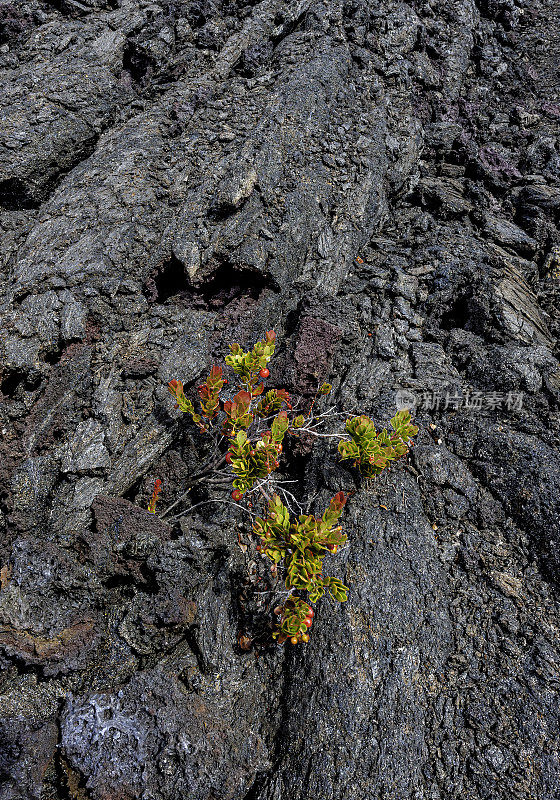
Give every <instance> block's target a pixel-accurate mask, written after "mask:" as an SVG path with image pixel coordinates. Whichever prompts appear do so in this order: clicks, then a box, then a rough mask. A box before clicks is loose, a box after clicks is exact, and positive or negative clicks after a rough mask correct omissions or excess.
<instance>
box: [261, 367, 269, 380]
mask: <svg viewBox="0 0 560 800" xmlns="http://www.w3.org/2000/svg"><path fill="white" fill-rule="evenodd" d="M259 375H260V376H261V378H268V376H269V375H270V370H269V369H267V368H266V367H264V368H263V369H261V370H260V371H259Z"/></svg>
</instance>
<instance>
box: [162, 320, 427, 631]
mask: <svg viewBox="0 0 560 800" xmlns="http://www.w3.org/2000/svg"><path fill="white" fill-rule="evenodd" d="M275 346H276V334H275V333H274V331H267V332H266V334H265V336H264V339H263V340H262V341H260V342H257V343H256V344H255V345H254V347H253V349H252V350H250V351H249V352H244V351H243V349H242V348H241V347H240V345H238V344H232V345H230V354H229V355H228V356H226V359H225V362H226V365H227V366H228V367H230V369H231V370H232V371H233V373H234V374H235V376H236V377H237V382H238V386H237V387H236V388H237V391H236V393H235V394H234V395H233V397H232V399H227V400H222V399H221V397H220V394H221V392H222V391H223V387H224V386H225V385H227V383H228V381H227V380H225V379H224V378H223V369H222V367H219V366H213V367H212V369H211V370H210V374H209V376H208V378H207V379H206V381H205V382H204V383H203V384H201V385H200V386H199V387H198V390H197V391H198V396H199V405H200V412H199V411H197V410H195V406H194V403H193V402H192V401H191V400H189V399H188V398H187V397H186V396H185V393H184V388H183V384H182V383H181V381H179V380H172V381H170V382H169V384H168V388H169V391H170V393H171V394H172V395H173V397H174V399H175V401H176V402H175V408H178V409H180V410H181V411H182V412H184V413H186V414H188V415H189V416H190V417H191V419H192V421H193V423H194V424H195V425H196V426H197V427H198V428H199V429H200V431H202V432H203V433H208V434H210V435H211V436H213V437H214V453H218V456H215V457H214V458H213V459H211V460H210V461H209V462H208V463H207V464H205V465H203V467H202V469H201V471H200V473H198V475H196V476H194V478H193V480H192V482H191V485H190V487H189V488H188V489H187V492H188V491H189V490H190V488H192V486H194V485H196V484H197V483H207V484H208V485H210V486H225V485H229V486H230V488H231V486H232V485H233V491H232V493H231V496H232V498H233V500H234V501H235V502H236V503H238V502H239V501H241V500H242V499H243V497H244V496H245V495H248V494H250V495H251V500H252V501H253V502H252V503H251V507H252V506H253V504H257V505H258V504H261V505H263V507H266V509H267V513H263V514H262V516H257V517H256V519H255V522H254V525H253V532H254V533H255V534H256V535H257V536H258V537H259V538H260V544H259V545H258V548H257V549H258V550H259V551H260V552H262V553H263V554H264V555H266V556H267V557H268V558H269V559H270V560H271V561H272V562H273V564H274V567H273V570H274V571H277V569H281V570H282V572H283V574H284V580H285V586H286V590H287V592H288V597H287V599H286V600H285V602H284V603H283V604H282V605H280V606H278V607H277V608H276V609H275V614H276V616H277V624H276V629H275V631H274V633H273V636H274V638H275V639H277V640H278V642H279V643H283V642H285V641H287V640H288V639H289V640H290V641H291V642H292V643H294V644H297V643H299V642H307V641H309V633H308V630H309V628H310V627H311V625H312V622H313V616H314V611H313V609H312V607H311V606H310V603H316V602H317V601H318V600H319V599H320V598H321V597H322V596H323V595H324V594H325V592H326V591H327V590H328V592H329V594H330V596H331V597H332V598H333V599H334V600H336V601H338V602H341V603H342V602H344V601H345V600H346V599H347V592H348V587H347V586H345V585H344V584H343V583H342V581H340V580H339V579H338V578H333V577H329V576H326V575H325V574H324V573H323V559H324V557H325V555H327V553H329V552H330V553H336V552H337V549H338V548H339V547H341V546H343V545H344V544H346V541H347V536H346V534H343V533H342V528H341V526H340V525H338V524H337V523H338V520H339V518H340V516H341V514H342V511H343V508H344V505H345V503H346V501H347V497H346V496H345V495H344V494H343V493H342V492H339V493H338V494H336V495H335V496H334V497H333V498H332V500H331V501H330V504H329V506H328V508H327V509H326V511H325V512H324V513H323V515H322V516H320V517H316V516H313V515H311V514H301V513H300V514H299V515H297V514H295V518H294V519H293V518H292V517H293V516H294V514H293V509H291V508H290V497H291V498H292V499H294V500H295V498H293V495H291V494H290V493H289V492H288V491H287V490H285V489H284V488H283V486H282V485H281V482H275V481H274V479H273V478H272V474H273V473H274V471H275V470H276V469H278V467H279V459H280V455H281V453H282V451H283V442H284V439H285V437H286V436H287V435H293V436H298V435H299V436H300V435H301V434H308V435H310V436H328V437H333V438H339V439H340V442H339V444H338V451H339V453H340V456H341V460H342V461H350V462H352V465H353V466H354V467H356V468H357V469H358V470H359V471H360V473H361V474H362V475H363V476H364V477H365V478H373V477H374V476H376V475H379V474H380V473H381V472H382V471H383V470H384V469H386V467H387V466H389V464H390V463H391V462H392V461H395V460H396V459H398V458H401V457H402V456H403V455H405V454H406V453H407V452H408V449H409V447H410V446H411V443H412V437H413V436H415V435H416V433H417V432H418V428H417V427H416V426H415V425H412V423H411V418H410V413H409V412H408V411H407V410H403V411H399V412H398V413H397V414H396V415H395V416H394V417H393V419H392V420H391V427H392V429H393V430H392V433H389V432H388V431H387V430H382V431H381V432H377V431H376V428H375V424H374V422H373V420H371V419H370V418H369V417H367V416H366V415H365V414H360V415H357V416H350V417H349V418H347V419H346V423H345V433H339V434H335V433H332V434H325V433H321V432H320V431H319V430H318V429H319V428H320V427H321V425H322V424H324V423H325V422H327V421H329V420H332V419H333V418H334V417H335V416H340V415H339V414H337V413H336V412H333V410H332V409H330V410H329V411H327V412H323V413H320V414H314V413H313V409H314V407H315V403H316V401H317V399H318V398H319V397H321V396H325V395H328V394H329V393H330V391H331V388H332V387H331V385H330V384H328V383H324V384H322V386H320V388H319V389H318V390H317V393H316V395H315V398H314V399H313V402H312V404H311V408H310V410H309V411H308V412H307V414H304V413H301V412H300V411H299V410H298V409H294V408H293V407H292V401H291V398H290V395H289V394H288V392H287V391H286V390H285V389H276V388H272V389H268V390H267V391H266V392H265V384H264V382H265V381H266V380H267V379H268V378H269V376H270V371H269V369H268V363H269V361H270V359H271V358H272V356H273V355H274V350H275ZM265 423H269V427H266V425H265ZM224 437H225V438H226V439H227V452H225V453H223V451H221V450H220V445H221V442H222V440H223V439H224ZM224 464H225V465H226V466H227V469H228V471H227V472H226V473H224V471H223V469H222V468H223V466H224ZM229 470H231V471H229ZM271 487H272V488H274V489H275V491H274V493H273V494H272V496H270V495H269V494H268V491H267V490H270V488H271ZM160 490H161V482H158V481H156V486H155V487H154V493H153V495H152V499H151V500H150V505H149V507H148V510H149V511H151V512H152V513H153V512H155V503H156V500H157V495H158V492H159V491H160ZM279 492H280V493H281V494H282V495H283V498H284V502H283V501H282V499H281V498H280V494H279ZM181 499H183V498H179V500H181ZM177 502H179V501H176V503H175V504H174V505H176V504H177ZM296 502H297V501H296ZM298 505H299V504H298ZM300 510H301V508H300ZM291 512H292V514H291ZM165 513H167V512H164V514H165ZM300 595H305V596H306V597H307V599H305V598H304V597H302V596H300Z"/></svg>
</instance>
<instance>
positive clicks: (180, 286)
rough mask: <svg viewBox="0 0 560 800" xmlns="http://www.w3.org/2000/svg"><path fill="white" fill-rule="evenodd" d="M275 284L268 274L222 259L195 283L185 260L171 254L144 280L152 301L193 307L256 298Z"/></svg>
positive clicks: (211, 307) (209, 307)
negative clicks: (202, 280) (201, 282)
mask: <svg viewBox="0 0 560 800" xmlns="http://www.w3.org/2000/svg"><path fill="white" fill-rule="evenodd" d="M273 288H274V287H273V286H272V285H271V281H270V279H269V278H268V276H266V275H263V274H262V273H260V272H256V271H255V270H250V269H247V268H239V267H236V266H235V265H233V264H231V262H229V261H222V262H221V263H220V264H219V265H218V266H217V267H216V269H215V270H214V272H213V273H212V274H211V276H210V277H209V278H208V280H207V281H206V282H205V283H204V284H203V285H201V286H193V285H192V283H191V281H190V280H189V277H188V275H187V274H186V271H185V267H184V264H182V263H181V261H179V259H178V258H176V257H175V256H171V258H170V259H169V260H168V261H166V262H165V263H164V264H163V266H162V267H161V268H160V269H159V271H158V272H157V274H156V275H152V276H150V278H148V280H147V281H146V282H145V284H144V295H145V296H146V297H147V298H148V300H149V301H151V302H157V303H166V302H168V301H172V302H175V303H179V304H181V305H188V306H189V307H191V308H202V309H207V310H219V309H223V308H226V307H227V306H229V305H230V304H231V303H232V302H233V301H236V300H240V299H242V298H245V299H249V300H254V301H256V300H258V299H259V298H260V296H261V294H262V293H263V292H264V291H265V290H266V289H273Z"/></svg>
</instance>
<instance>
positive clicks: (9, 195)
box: [0, 178, 40, 211]
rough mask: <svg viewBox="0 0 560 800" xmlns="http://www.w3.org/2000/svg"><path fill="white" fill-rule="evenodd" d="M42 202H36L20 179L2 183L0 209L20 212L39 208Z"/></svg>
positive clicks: (0, 185)
mask: <svg viewBox="0 0 560 800" xmlns="http://www.w3.org/2000/svg"><path fill="white" fill-rule="evenodd" d="M39 206H40V202H39V201H37V200H34V199H33V198H32V197H31V196H30V194H29V192H28V190H27V187H26V186H25V183H24V182H23V181H22V180H20V179H19V178H7V179H6V180H4V181H0V207H1V208H4V209H5V210H6V211H20V210H24V209H33V208H39Z"/></svg>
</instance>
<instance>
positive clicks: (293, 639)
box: [290, 636, 298, 644]
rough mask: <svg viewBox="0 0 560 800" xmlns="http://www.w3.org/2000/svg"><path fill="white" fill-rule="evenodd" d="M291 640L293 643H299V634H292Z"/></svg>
mask: <svg viewBox="0 0 560 800" xmlns="http://www.w3.org/2000/svg"><path fill="white" fill-rule="evenodd" d="M290 642H291V643H292V644H297V643H298V638H297V636H292V638H291V639H290Z"/></svg>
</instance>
